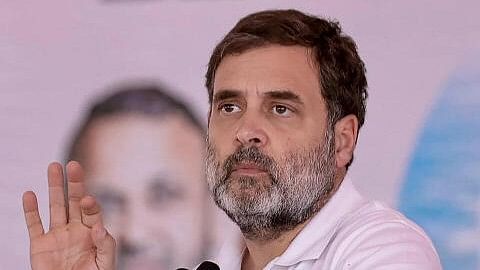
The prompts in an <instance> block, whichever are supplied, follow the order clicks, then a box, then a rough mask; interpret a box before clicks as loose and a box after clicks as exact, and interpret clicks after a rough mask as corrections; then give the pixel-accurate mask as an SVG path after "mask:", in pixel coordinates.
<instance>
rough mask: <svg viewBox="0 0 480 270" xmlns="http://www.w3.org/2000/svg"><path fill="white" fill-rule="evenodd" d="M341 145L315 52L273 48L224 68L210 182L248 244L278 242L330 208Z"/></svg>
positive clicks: (213, 125)
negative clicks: (255, 240) (256, 240)
mask: <svg viewBox="0 0 480 270" xmlns="http://www.w3.org/2000/svg"><path fill="white" fill-rule="evenodd" d="M334 140H335V139H334V132H333V130H332V128H331V125H328V124H327V110H326V106H325V102H324V99H323V97H322V95H321V91H320V83H319V79H318V75H317V70H316V68H315V67H314V65H313V61H312V60H311V56H310V54H309V51H308V49H306V48H304V47H300V46H288V47H287V46H268V47H262V48H257V49H252V50H249V51H247V52H245V53H241V54H238V55H230V56H227V57H225V58H224V59H223V60H222V62H221V64H220V66H219V67H218V69H217V72H216V74H215V82H214V90H213V100H212V107H211V114H210V122H209V134H208V143H209V144H208V156H207V179H208V183H209V187H210V190H211V192H212V193H213V196H214V199H215V201H216V203H217V204H218V205H219V206H220V207H221V208H222V209H223V210H224V211H225V212H226V213H227V214H228V215H229V216H230V217H231V218H232V219H233V220H234V221H235V222H236V223H237V224H238V225H239V226H240V228H241V229H242V231H243V232H244V233H246V235H247V237H252V238H268V237H275V233H276V232H278V231H283V230H289V229H292V228H293V227H295V226H296V225H298V224H300V223H303V222H304V221H306V220H307V219H308V218H310V217H311V216H312V215H313V214H314V213H315V212H317V211H318V209H319V208H320V207H321V206H323V204H324V203H325V201H326V200H327V199H328V197H329V195H330V194H331V192H332V190H333V188H334V184H333V179H334V176H335V173H336V167H335V157H334V155H335V153H334V152H335V147H334V146H335V142H334Z"/></svg>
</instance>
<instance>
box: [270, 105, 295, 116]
mask: <svg viewBox="0 0 480 270" xmlns="http://www.w3.org/2000/svg"><path fill="white" fill-rule="evenodd" d="M272 112H273V113H274V114H276V115H279V116H284V117H285V116H290V114H291V113H292V110H290V109H289V108H288V107H287V106H284V105H274V106H273V107H272Z"/></svg>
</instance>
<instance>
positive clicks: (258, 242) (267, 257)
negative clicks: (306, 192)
mask: <svg viewBox="0 0 480 270" xmlns="http://www.w3.org/2000/svg"><path fill="white" fill-rule="evenodd" d="M309 221H310V219H308V220H307V221H305V222H304V223H302V224H300V225H298V226H296V227H295V228H293V229H291V230H289V231H285V232H281V233H279V234H278V236H277V237H275V238H271V239H268V240H265V239H248V238H246V239H245V244H246V247H247V248H246V250H245V254H244V257H243V262H242V270H260V269H263V268H264V267H265V266H266V265H267V264H268V263H269V262H270V261H271V260H273V259H274V258H276V257H278V256H280V255H281V254H282V253H283V252H284V251H285V250H286V249H287V248H288V246H289V245H290V243H291V242H292V241H293V239H294V238H295V237H296V236H297V234H298V233H299V232H300V231H301V230H302V229H303V227H305V225H306V224H307V223H308V222H309Z"/></svg>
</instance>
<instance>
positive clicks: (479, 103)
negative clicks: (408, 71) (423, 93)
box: [399, 57, 480, 270]
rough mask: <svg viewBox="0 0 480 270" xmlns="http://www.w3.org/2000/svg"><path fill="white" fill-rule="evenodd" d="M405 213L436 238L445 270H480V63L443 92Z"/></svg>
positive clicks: (413, 169) (411, 178) (423, 139)
mask: <svg viewBox="0 0 480 270" xmlns="http://www.w3.org/2000/svg"><path fill="white" fill-rule="evenodd" d="M474 59H477V60H480V57H475V58H473V59H472V60H474ZM473 62H475V61H473ZM412 98H414V97H412ZM399 208H400V211H402V212H403V213H404V214H405V215H406V216H408V217H409V218H411V219H412V220H414V221H415V222H417V223H418V224H419V225H420V226H422V227H423V228H424V229H425V231H426V232H427V233H428V235H429V236H430V237H431V238H432V241H433V242H434V244H435V247H436V248H437V251H438V253H439V256H440V259H441V261H442V265H443V267H444V269H445V270H458V269H462V270H475V269H480V258H479V257H480V64H478V62H477V63H472V64H469V65H465V66H463V67H462V68H460V69H458V70H457V71H456V72H455V73H454V74H453V76H452V77H451V78H450V80H449V81H448V83H447V85H446V87H445V88H444V89H443V91H441V92H440V96H439V99H438V100H437V102H436V104H434V106H433V108H432V111H431V112H430V115H429V116H428V118H427V121H426V123H425V125H424V128H423V131H421V135H420V137H419V140H418V141H417V145H416V147H415V150H414V153H413V156H412V158H411V161H410V164H409V167H408V170H407V174H406V178H405V183H404V186H403V188H402V191H401V193H400V198H399Z"/></svg>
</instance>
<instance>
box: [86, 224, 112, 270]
mask: <svg viewBox="0 0 480 270" xmlns="http://www.w3.org/2000/svg"><path fill="white" fill-rule="evenodd" d="M91 235H92V240H93V243H94V245H95V247H96V252H97V256H96V263H97V265H98V266H99V269H100V270H110V269H115V246H116V244H115V239H113V237H112V236H111V235H110V234H109V233H108V232H107V230H106V229H105V227H104V226H103V224H102V223H101V222H98V223H95V224H94V225H93V227H92V230H91Z"/></svg>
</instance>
